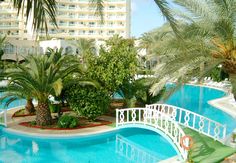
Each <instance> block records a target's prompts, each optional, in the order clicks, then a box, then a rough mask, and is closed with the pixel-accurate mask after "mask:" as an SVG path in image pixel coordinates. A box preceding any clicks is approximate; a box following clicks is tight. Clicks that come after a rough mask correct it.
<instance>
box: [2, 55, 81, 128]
mask: <svg viewBox="0 0 236 163" xmlns="http://www.w3.org/2000/svg"><path fill="white" fill-rule="evenodd" d="M71 57H72V56H65V55H64V56H58V55H57V53H53V54H52V55H50V56H47V55H30V56H29V57H27V58H26V63H25V64H22V65H16V66H15V68H12V69H9V70H8V71H7V72H6V74H5V75H6V76H7V77H9V78H10V81H9V84H8V86H7V87H2V88H0V91H1V92H4V96H3V97H2V100H4V99H5V100H6V99H7V102H6V104H9V103H11V102H12V101H14V100H16V99H17V98H27V97H32V98H34V99H36V100H37V101H38V106H37V108H36V123H37V125H49V124H51V122H52V117H51V114H50V110H49V106H48V96H49V95H60V93H61V90H62V88H63V79H64V78H65V77H66V76H68V75H69V74H71V73H73V72H76V71H78V72H79V64H78V62H77V61H76V60H74V59H73V58H71Z"/></svg>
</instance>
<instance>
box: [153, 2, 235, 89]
mask: <svg viewBox="0 0 236 163" xmlns="http://www.w3.org/2000/svg"><path fill="white" fill-rule="evenodd" d="M174 2H175V3H176V4H177V5H179V6H181V7H180V8H181V11H179V12H178V13H179V14H178V16H179V17H181V23H180V25H179V27H180V28H179V34H180V35H181V38H182V41H179V39H178V38H177V37H176V36H175V34H174V33H173V32H169V34H168V35H165V37H162V38H160V39H158V40H157V41H156V43H155V44H156V45H158V46H155V47H154V46H153V49H151V51H152V52H153V54H154V55H155V56H156V57H158V58H159V59H160V60H159V61H160V62H159V64H158V65H157V67H156V68H155V69H154V70H155V71H156V75H158V78H157V79H156V81H155V84H154V85H153V86H152V88H151V90H150V91H151V92H152V93H153V94H157V93H158V92H159V91H160V90H161V88H162V87H164V85H165V83H166V82H167V81H169V80H172V81H173V80H176V79H178V83H179V84H180V83H183V82H186V81H188V80H189V79H190V78H191V77H198V78H199V79H201V78H203V77H205V76H207V75H208V74H209V73H210V72H211V71H212V70H213V69H214V68H215V67H216V66H218V65H219V64H221V65H222V67H223V70H224V71H225V72H226V73H228V74H229V77H230V80H231V82H232V81H233V80H235V79H234V78H235V74H236V62H235V61H236V58H235V56H236V55H235V54H236V51H235V45H236V43H235V33H236V30H235V25H234V24H235V17H236V3H235V1H233V0H225V1H214V0H201V1H199V0H188V1H186V0H175V1H174ZM176 9H177V8H176ZM183 9H184V10H186V11H187V12H182V11H183ZM173 12H175V13H176V10H174V11H173ZM161 33H162V34H163V35H164V34H165V32H161ZM232 83H234V82H232ZM233 86H234V87H236V85H234V84H233Z"/></svg>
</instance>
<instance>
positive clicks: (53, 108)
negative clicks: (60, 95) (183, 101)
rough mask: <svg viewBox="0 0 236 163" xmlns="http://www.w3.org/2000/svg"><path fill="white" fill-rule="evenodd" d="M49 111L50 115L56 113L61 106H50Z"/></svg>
mask: <svg viewBox="0 0 236 163" xmlns="http://www.w3.org/2000/svg"><path fill="white" fill-rule="evenodd" d="M49 109H50V112H51V113H58V112H60V110H61V105H60V104H50V105H49Z"/></svg>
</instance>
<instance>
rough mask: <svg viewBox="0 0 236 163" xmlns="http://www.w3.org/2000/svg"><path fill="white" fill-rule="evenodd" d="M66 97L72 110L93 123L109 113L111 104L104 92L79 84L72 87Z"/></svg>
mask: <svg viewBox="0 0 236 163" xmlns="http://www.w3.org/2000/svg"><path fill="white" fill-rule="evenodd" d="M66 97H67V101H68V103H69V105H70V107H71V109H72V110H74V111H75V112H77V113H78V114H79V115H82V116H85V117H87V118H88V119H89V120H92V121H94V120H95V119H96V118H97V117H98V116H100V115H102V114H103V113H104V112H105V111H107V109H108V105H109V102H110V97H109V96H108V93H107V92H105V91H104V90H102V89H97V88H95V87H93V86H81V85H79V84H75V85H73V86H70V88H69V89H67V91H66Z"/></svg>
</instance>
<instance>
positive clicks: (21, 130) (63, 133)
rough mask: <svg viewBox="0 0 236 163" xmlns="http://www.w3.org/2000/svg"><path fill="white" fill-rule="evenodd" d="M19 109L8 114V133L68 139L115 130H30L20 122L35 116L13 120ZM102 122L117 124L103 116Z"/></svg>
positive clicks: (105, 128) (94, 128)
mask: <svg viewBox="0 0 236 163" xmlns="http://www.w3.org/2000/svg"><path fill="white" fill-rule="evenodd" d="M17 110H19V109H11V110H9V111H8V112H7V120H8V122H7V125H8V126H7V129H6V130H7V131H10V132H14V133H18V134H27V135H32V136H58V137H67V136H82V135H88V134H97V133H102V132H106V131H111V130H114V127H111V126H107V125H103V126H97V127H89V128H82V129H75V130H48V129H37V128H29V127H25V126H21V125H19V123H20V122H25V121H32V120H34V119H35V116H28V117H17V118H13V119H12V118H11V117H12V115H13V114H14V112H16V111H17ZM99 119H101V120H107V121H111V122H115V118H114V117H109V116H101V117H99Z"/></svg>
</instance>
